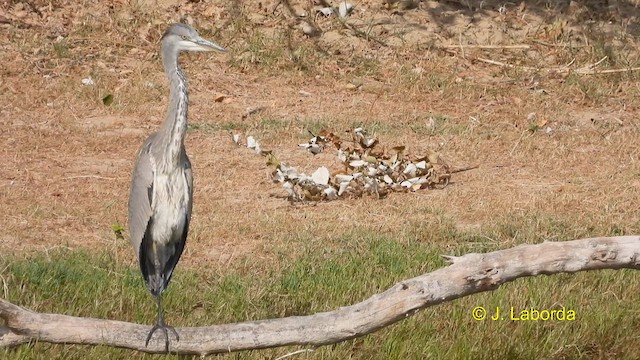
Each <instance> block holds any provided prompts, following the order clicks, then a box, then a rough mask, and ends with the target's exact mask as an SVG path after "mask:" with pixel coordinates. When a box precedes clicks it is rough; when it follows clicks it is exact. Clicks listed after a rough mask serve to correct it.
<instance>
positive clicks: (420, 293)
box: [0, 236, 640, 355]
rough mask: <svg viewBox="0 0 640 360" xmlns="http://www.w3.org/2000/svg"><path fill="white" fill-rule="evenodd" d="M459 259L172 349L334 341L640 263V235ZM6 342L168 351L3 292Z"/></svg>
mask: <svg viewBox="0 0 640 360" xmlns="http://www.w3.org/2000/svg"><path fill="white" fill-rule="evenodd" d="M446 258H447V260H448V261H450V262H451V265H449V266H447V267H444V268H441V269H438V270H436V271H433V272H431V273H427V274H424V275H420V276H418V277H415V278H412V279H408V280H404V281H402V282H400V283H397V284H396V285H394V286H392V287H391V288H389V289H388V290H386V291H384V292H382V293H380V294H376V295H373V296H372V297H370V298H369V299H367V300H365V301H363V302H360V303H357V304H355V305H351V306H346V307H341V308H339V309H336V310H334V311H330V312H324V313H317V314H314V315H308V316H292V317H287V318H282V319H271V320H260V321H248V322H242V323H235V324H225V325H215V326H209V327H185V328H177V329H176V330H177V331H178V333H179V334H180V341H179V342H176V341H172V342H171V347H170V351H171V352H173V353H179V354H201V355H206V354H212V353H223V352H231V351H239V350H249V349H263V348H270V347H278V346H285V345H312V346H318V345H326V344H332V343H337V342H340V341H344V340H348V339H352V338H355V337H358V336H363V335H365V334H369V333H371V332H374V331H376V330H378V329H380V328H383V327H385V326H388V325H390V324H393V323H395V322H397V321H399V320H402V319H406V318H407V317H409V316H411V315H413V314H415V313H416V312H417V311H418V310H420V309H423V308H425V307H428V306H433V305H437V304H440V303H442V302H445V301H450V300H453V299H457V298H460V297H463V296H467V295H471V294H475V293H479V292H483V291H488V290H494V289H496V288H498V287H499V286H500V285H502V284H504V283H506V282H510V281H513V280H515V279H517V278H520V277H527V276H536V275H540V274H546V275H551V274H557V273H574V272H577V271H584V270H597V269H620V268H631V269H640V236H619V237H603V238H592V239H581V240H574V241H566V242H545V243H542V244H537V245H521V246H517V247H514V248H511V249H506V250H500V251H494V252H490V253H485V254H476V253H472V254H467V255H464V256H460V257H453V256H446ZM0 318H2V319H4V322H5V324H4V326H3V325H0V346H15V345H19V344H22V343H26V342H30V341H34V340H37V341H43V342H49V343H68V344H92V345H97V344H101V345H108V346H117V347H123V348H129V349H134V350H139V351H146V352H152V353H161V352H164V342H162V341H159V340H158V339H159V337H154V340H153V341H152V342H150V343H149V347H148V348H145V346H144V343H145V337H146V335H147V333H148V331H149V329H150V326H149V325H139V324H133V323H127V322H122V321H113V320H102V319H93V318H81V317H73V316H66V315H58V314H43V313H35V312H32V311H29V310H27V309H24V308H22V307H19V306H17V305H14V304H11V303H9V302H8V301H5V300H3V299H0Z"/></svg>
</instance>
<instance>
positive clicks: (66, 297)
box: [0, 214, 640, 359]
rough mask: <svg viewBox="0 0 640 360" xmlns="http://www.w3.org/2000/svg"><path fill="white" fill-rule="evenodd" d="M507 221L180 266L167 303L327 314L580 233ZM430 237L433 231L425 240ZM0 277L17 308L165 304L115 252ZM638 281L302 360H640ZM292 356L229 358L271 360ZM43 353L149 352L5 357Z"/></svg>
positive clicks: (550, 290) (464, 310) (225, 316)
mask: <svg viewBox="0 0 640 360" xmlns="http://www.w3.org/2000/svg"><path fill="white" fill-rule="evenodd" d="M511 220H512V221H513V226H509V223H505V222H506V221H507V220H504V222H502V223H501V221H498V225H495V226H493V227H492V228H490V229H483V230H479V231H478V232H476V233H470V232H465V231H459V230H456V229H455V227H454V226H453V224H452V223H451V222H448V221H447V219H446V218H444V217H443V216H440V220H438V221H437V222H435V223H433V224H431V225H429V226H426V227H424V228H419V229H418V228H417V227H415V226H412V228H416V229H415V230H414V231H405V232H401V233H399V234H396V237H395V238H392V237H391V236H388V235H385V234H381V233H379V232H377V231H375V229H369V228H365V227H356V228H353V229H350V230H347V231H345V232H344V233H343V234H342V235H339V236H337V237H335V238H332V239H327V240H326V241H325V240H323V239H319V238H318V236H316V235H314V234H294V235H291V236H289V238H288V239H285V241H283V242H282V244H284V245H282V246H280V247H274V248H273V249H270V250H267V251H271V255H272V256H269V257H265V258H262V257H261V258H260V259H264V260H260V259H256V258H254V257H253V256H251V255H247V256H246V257H244V258H239V259H237V260H236V261H234V262H233V263H231V264H230V265H229V266H226V265H225V266H215V265H212V266H211V267H210V268H207V267H200V268H198V269H193V268H189V264H188V263H181V264H180V265H179V267H178V270H177V271H176V273H175V276H174V281H173V283H172V284H171V286H170V287H169V289H168V291H167V292H166V293H165V296H164V301H165V309H166V316H167V321H168V323H169V324H172V325H174V326H203V325H211V324H220V323H227V322H236V321H246V320H258V319H267V318H275V317H283V316H292V315H307V314H312V313H315V312H320V311H329V310H332V309H335V308H337V307H340V306H345V305H349V304H353V303H356V302H359V301H362V300H364V299H366V298H368V297H369V296H371V295H373V294H375V293H378V292H381V291H383V290H385V289H387V288H388V287H390V286H391V285H393V284H395V283H396V282H398V281H400V280H402V279H407V278H410V277H414V276H417V275H420V274H422V273H425V272H429V271H433V270H435V269H438V268H440V267H442V266H445V262H444V260H443V259H442V258H441V257H440V254H457V253H465V252H469V251H471V249H473V251H480V249H475V248H470V247H469V242H479V241H482V240H483V239H492V240H491V241H485V246H483V248H482V249H481V251H491V250H496V249H498V248H502V247H505V246H501V245H500V244H505V243H508V242H509V241H512V242H516V243H522V242H532V243H535V242H539V240H540V237H539V236H538V235H536V234H537V233H538V232H540V231H541V230H544V229H548V230H549V231H554V232H559V233H560V237H561V238H565V237H570V236H571V235H573V234H576V233H582V232H583V231H582V230H580V229H579V228H576V227H573V228H572V227H571V225H570V224H571V223H570V222H568V221H566V222H563V221H560V220H554V219H550V218H545V217H542V216H539V217H536V216H531V214H528V215H527V216H525V215H522V216H515V217H513V218H512V219H511ZM414 225H415V224H414ZM429 231H430V232H431V233H432V235H431V236H429V237H425V236H424V235H423V234H424V233H425V232H429ZM594 231H595V230H594ZM587 232H588V231H587ZM514 237H515V238H517V239H516V240H514ZM438 239H440V241H438ZM452 243H455V244H457V245H456V246H453V247H452V246H451V244H452ZM294 247H295V248H296V249H297V251H295V252H294V251H291V248H294ZM506 247H508V246H506ZM266 258H269V260H267V259H266ZM274 260H275V261H274ZM0 269H4V270H3V278H4V280H5V281H6V284H7V287H6V288H7V289H8V292H7V293H6V294H4V296H5V297H6V298H7V300H9V301H11V302H13V303H15V304H18V305H21V306H24V307H27V308H29V309H33V310H35V311H40V312H54V313H62V314H68V315H74V316H87V317H97V318H109V319H117V320H123V321H133V322H138V323H144V324H151V323H152V322H153V321H154V320H155V304H154V302H153V301H152V298H151V296H150V295H149V294H148V292H147V290H146V288H145V287H144V285H143V282H142V279H141V276H140V274H139V272H138V270H137V269H136V268H130V267H128V266H127V265H124V264H121V263H118V261H116V260H115V257H114V256H113V255H111V254H109V253H99V254H95V253H91V252H87V251H81V250H70V249H64V248H61V249H57V250H53V251H49V252H48V253H47V254H36V255H34V256H30V257H28V258H7V257H3V258H0ZM639 282H640V278H639V277H638V275H637V272H635V271H627V270H623V271H598V272H589V273H580V274H577V275H566V274H564V275H556V276H549V277H547V276H543V277H536V278H528V279H521V280H517V281H515V282H513V283H510V284H506V285H504V286H502V287H501V288H499V289H498V290H496V291H493V292H487V293H482V294H476V295H474V296H470V297H466V298H463V299H459V300H455V301H452V302H448V303H445V304H441V305H439V306H436V307H432V308H427V309H425V310H423V311H421V312H420V313H418V314H417V315H416V316H414V317H411V318H409V319H407V320H404V321H401V322H399V323H397V324H395V325H392V326H390V327H388V328H386V329H383V330H380V331H378V332H376V333H374V334H371V335H368V336H365V337H363V338H359V339H354V340H350V341H347V342H344V343H341V344H336V345H332V346H324V347H321V348H318V349H316V350H315V351H314V352H312V353H307V355H303V357H304V358H313V359H344V358H353V359H372V358H384V359H424V358H434V359H444V358H448V359H449V358H450V359H456V358H458V359H464V358H475V359H498V358H499V359H512V358H513V359H515V358H517V359H537V358H553V359H555V358H558V359H589V358H593V357H596V358H611V357H615V358H625V357H627V358H633V357H634V354H637V353H635V352H634V351H636V346H635V344H636V342H635V340H634V337H633V336H631V335H630V333H629V331H628V329H633V328H637V326H638V325H639V324H640V318H639V317H638V312H637V301H638V296H637V291H635V289H637V286H639V285H640V284H639ZM477 306H482V307H484V308H486V309H487V311H488V314H489V315H495V312H496V310H497V309H498V308H500V311H501V313H502V314H503V317H506V320H499V321H490V320H485V321H477V320H474V319H473V318H472V316H471V312H472V310H473V309H474V308H475V307H477ZM511 307H513V308H514V311H515V312H516V314H519V312H520V311H521V310H523V309H530V308H534V309H548V310H551V309H560V308H562V307H564V308H565V309H567V310H573V311H575V312H576V320H574V321H512V320H510V318H509V317H510V310H511ZM295 349H296V348H287V349H273V350H263V351H253V352H243V353H238V354H231V355H224V356H225V357H230V358H238V359H263V358H274V357H277V356H280V355H283V354H286V353H287V352H290V351H293V350H295ZM45 353H46V354H47V358H59V359H84V358H87V357H90V358H120V357H125V356H127V357H131V356H133V357H134V358H151V357H152V356H150V355H145V354H139V353H134V352H130V351H128V350H123V349H111V348H107V347H102V346H94V347H87V346H75V345H74V346H71V345H67V346H64V345H50V344H43V343H34V344H30V345H24V346H20V347H17V348H15V349H1V350H0V358H2V359H34V358H40V357H42V355H43V354H45Z"/></svg>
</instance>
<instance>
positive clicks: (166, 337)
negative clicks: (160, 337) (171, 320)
mask: <svg viewBox="0 0 640 360" xmlns="http://www.w3.org/2000/svg"><path fill="white" fill-rule="evenodd" d="M167 329H169V330H171V332H172V333H173V335H174V336H175V337H176V341H180V335H178V332H177V331H176V329H174V328H173V326H169V325H167V324H165V323H164V321H162V320H160V321H158V322H157V323H156V324H155V325H154V326H153V327H152V328H151V331H149V335H147V341H146V342H145V343H144V346H145V347H147V346H149V340H151V337H152V336H153V333H155V332H156V330H162V333H164V347H165V348H164V349H165V351H166V352H169V333H168V332H167Z"/></svg>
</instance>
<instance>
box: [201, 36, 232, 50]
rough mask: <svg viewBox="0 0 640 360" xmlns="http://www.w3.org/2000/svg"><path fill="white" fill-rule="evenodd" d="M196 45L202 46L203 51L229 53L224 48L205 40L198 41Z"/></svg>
mask: <svg viewBox="0 0 640 360" xmlns="http://www.w3.org/2000/svg"><path fill="white" fill-rule="evenodd" d="M195 43H196V44H198V45H199V46H200V48H201V50H202V51H219V52H223V53H225V52H227V50H226V49H225V48H223V47H222V46H220V45H218V44H214V43H212V42H211V41H209V40H205V39H203V38H198V39H196V41H195Z"/></svg>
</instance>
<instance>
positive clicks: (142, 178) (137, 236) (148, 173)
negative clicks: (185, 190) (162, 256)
mask: <svg viewBox="0 0 640 360" xmlns="http://www.w3.org/2000/svg"><path fill="white" fill-rule="evenodd" d="M155 136H156V134H155V133H154V134H152V135H151V136H149V137H148V138H147V140H146V141H145V142H144V143H143V144H142V147H141V148H140V151H139V153H138V160H137V161H136V165H135V168H134V170H133V179H132V180H131V190H130V193H129V234H130V241H131V245H132V246H133V249H134V250H135V252H136V255H138V256H139V255H140V245H141V244H142V238H143V237H144V235H145V232H146V231H147V227H148V225H149V219H150V218H151V201H152V197H153V166H152V164H151V154H150V153H151V143H152V142H153V139H154V138H155Z"/></svg>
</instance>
